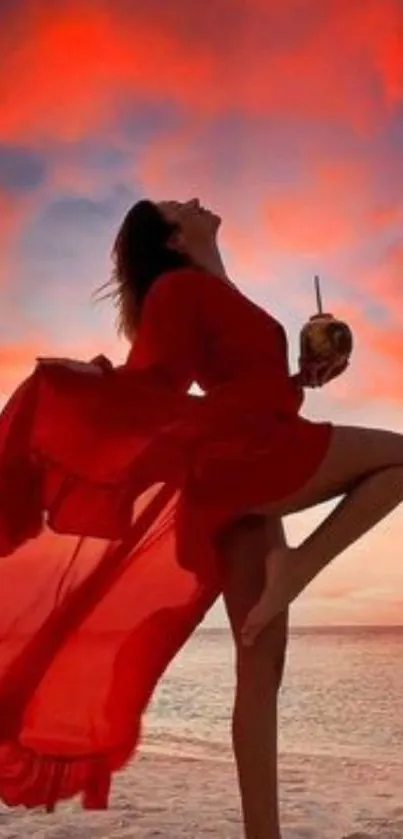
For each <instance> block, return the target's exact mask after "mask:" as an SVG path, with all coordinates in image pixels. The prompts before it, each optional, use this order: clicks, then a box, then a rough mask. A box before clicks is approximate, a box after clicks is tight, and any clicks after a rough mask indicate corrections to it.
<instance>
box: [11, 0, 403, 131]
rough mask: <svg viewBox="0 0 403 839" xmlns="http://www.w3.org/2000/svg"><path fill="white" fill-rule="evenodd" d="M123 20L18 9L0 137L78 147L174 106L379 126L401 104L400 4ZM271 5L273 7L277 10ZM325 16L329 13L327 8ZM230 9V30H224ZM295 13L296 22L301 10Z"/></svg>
mask: <svg viewBox="0 0 403 839" xmlns="http://www.w3.org/2000/svg"><path fill="white" fill-rule="evenodd" d="M167 5H168V8H166V9H165V10H163V11H162V13H161V14H158V15H155V14H154V13H153V7H152V4H151V5H150V11H149V13H147V7H143V8H142V9H141V11H137V10H136V9H135V7H130V10H129V11H130V13H126V14H124V13H123V12H121V11H120V10H119V6H116V7H113V6H112V5H111V4H108V3H106V2H103V3H102V2H99V3H98V5H97V6H94V5H93V4H92V3H91V2H89V0H71V2H66V0H59V2H58V3H57V4H46V3H43V2H40V1H39V0H36V2H35V0H32V2H30V3H28V2H26V3H25V8H24V6H23V8H24V10H23V12H22V11H21V4H20V5H19V7H18V9H19V11H18V14H19V15H20V16H21V18H20V20H18V19H17V12H16V13H15V14H16V22H15V25H14V26H12V25H10V26H9V29H8V31H7V33H3V34H2V36H1V58H0V70H1V74H0V79H1V81H0V99H1V102H2V114H1V123H0V137H2V138H3V139H5V138H6V139H8V140H16V139H21V138H27V137H30V138H34V137H40V138H43V137H62V138H64V139H75V138H77V137H82V136H85V135H88V133H90V132H92V131H93V130H94V129H96V128H98V129H100V128H104V130H107V129H108V127H109V126H110V124H111V119H112V118H113V115H114V112H115V107H116V104H118V105H119V104H121V103H124V102H125V100H127V97H139V101H144V97H146V99H147V101H152V100H153V99H154V100H156V101H161V99H165V100H166V101H172V102H174V103H180V104H181V105H184V106H185V107H186V108H187V109H188V110H189V111H190V112H191V113H195V114H196V113H197V114H198V115H199V116H204V118H208V117H211V116H215V115H217V114H221V113H222V112H223V111H225V110H233V109H234V107H235V108H236V110H237V111H240V112H244V114H245V116H254V115H261V116H267V115H268V114H283V115H290V116H292V117H295V116H299V117H301V118H304V119H306V118H309V117H315V118H318V119H320V120H323V119H330V120H334V121H342V122H348V123H349V124H351V125H353V126H355V127H356V128H357V129H359V130H363V129H365V130H367V128H368V126H369V125H371V124H373V123H374V122H377V121H380V120H381V119H382V117H383V104H384V102H386V103H387V104H389V105H390V104H396V103H397V102H399V101H401V98H402V64H403V59H402V50H401V48H400V37H401V26H402V20H403V8H402V6H401V5H400V0H367V2H366V3H355V2H351V0H348V2H346V0H332V1H331V2H330V1H329V2H328V3H327V4H326V6H325V7H323V4H321V5H320V6H317V4H316V3H314V4H313V7H312V14H310V11H309V8H308V10H307V13H306V14H305V16H304V18H303V19H301V14H300V13H301V5H300V3H296V0H284V2H283V3H281V4H273V3H272V4H270V3H269V4H263V3H262V4H261V3H257V2H249V4H248V5H246V4H245V2H244V0H231V4H230V6H231V9H230V10H229V5H228V3H226V2H224V0H222V2H221V4H220V8H221V9H222V12H223V14H222V21H223V22H222V24H220V18H219V17H218V16H214V20H213V21H212V23H211V26H210V28H209V26H208V20H209V19H208V18H206V15H207V12H206V9H205V6H204V5H200V6H198V4H197V3H195V4H194V6H192V16H193V17H192V19H193V20H194V26H193V27H192V28H190V27H189V25H188V24H189V20H188V17H187V15H186V14H184V11H183V3H182V0H171V2H170V3H169V4H167ZM274 6H276V9H274ZM323 8H325V10H326V11H325V12H324V11H323ZM229 11H231V19H232V21H233V25H232V26H229V25H228V13H229ZM298 11H299V14H298ZM199 20H200V26H198V21H199Z"/></svg>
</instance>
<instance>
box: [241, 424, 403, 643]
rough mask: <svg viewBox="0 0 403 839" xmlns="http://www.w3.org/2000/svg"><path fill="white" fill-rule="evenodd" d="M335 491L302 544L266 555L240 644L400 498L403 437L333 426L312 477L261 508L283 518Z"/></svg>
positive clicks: (402, 497)
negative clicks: (327, 509)
mask: <svg viewBox="0 0 403 839" xmlns="http://www.w3.org/2000/svg"><path fill="white" fill-rule="evenodd" d="M339 495H344V498H343V499H342V501H341V502H340V503H339V504H338V505H337V507H336V508H335V509H334V510H333V511H332V512H331V513H330V515H329V516H328V517H327V518H326V519H325V520H324V521H323V522H322V523H321V524H320V525H319V527H318V528H316V530H314V532H313V533H312V534H311V535H310V536H309V537H308V538H307V539H306V540H305V541H304V542H303V543H302V544H301V545H299V546H298V547H297V548H287V547H284V548H280V549H275V550H274V551H271V552H270V554H269V555H268V563H267V573H266V586H265V588H264V591H263V594H262V596H261V597H260V599H259V601H258V602H257V603H256V605H255V606H254V607H253V609H252V610H251V611H250V612H249V615H248V617H247V619H246V621H245V624H244V627H243V630H242V637H243V642H244V644H246V645H251V644H253V643H254V641H255V639H256V638H257V636H258V634H259V633H260V632H261V631H262V629H263V627H264V626H265V625H266V623H267V622H269V621H270V620H272V619H273V617H274V616H275V615H276V614H277V613H278V612H281V611H282V610H283V609H284V608H285V606H286V605H288V603H290V602H291V601H292V600H294V598H295V597H297V595H298V594H299V593H300V592H301V591H302V590H303V589H304V588H305V586H306V585H308V583H309V582H311V580H313V579H314V577H316V575H317V574H318V573H319V572H320V571H321V570H322V569H323V568H324V567H325V566H326V565H327V564H328V563H329V562H330V561H331V560H332V559H334V557H335V556H337V555H338V554H339V553H341V552H342V551H344V550H345V549H346V548H347V547H349V545H351V544H352V543H353V542H355V541H356V540H357V539H359V538H360V537H361V536H362V535H363V534H364V533H366V532H367V531H368V530H370V529H371V528H372V527H373V526H374V525H375V524H376V523H377V522H379V521H381V519H383V518H384V517H385V516H386V515H387V514H388V513H390V512H391V511H392V510H393V509H394V508H395V507H397V505H398V504H399V503H400V502H401V501H402V500H403V435H401V434H397V433H395V432H392V431H383V430H379V429H371V428H358V427H357V428H355V427H349V426H334V429H333V435H332V439H331V443H330V446H329V449H328V452H327V454H326V455H325V458H324V460H323V462H322V464H321V466H320V467H319V469H318V470H317V472H316V474H315V475H314V476H313V478H311V479H310V481H309V482H307V484H305V486H304V487H302V489H301V490H300V491H298V492H297V493H295V494H294V495H293V496H291V497H288V498H287V499H285V500H283V501H281V502H279V503H276V504H271V505H268V506H267V507H266V508H265V509H266V512H267V513H271V514H272V515H280V516H285V515H288V514H290V513H294V512H298V511H300V510H304V509H307V508H308V507H311V506H313V505H315V504H318V503H320V502H322V501H325V500H329V499H331V498H335V497H337V496H339ZM402 570H403V569H402Z"/></svg>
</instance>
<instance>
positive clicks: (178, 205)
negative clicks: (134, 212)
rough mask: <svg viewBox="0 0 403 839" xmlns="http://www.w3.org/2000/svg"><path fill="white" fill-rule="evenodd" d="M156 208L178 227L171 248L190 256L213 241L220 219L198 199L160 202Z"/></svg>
mask: <svg viewBox="0 0 403 839" xmlns="http://www.w3.org/2000/svg"><path fill="white" fill-rule="evenodd" d="M157 206H158V208H159V210H160V212H161V213H162V215H163V216H164V218H165V219H166V220H167V221H169V222H173V223H174V224H177V225H178V226H179V230H178V231H177V232H176V233H174V234H173V236H172V239H171V246H172V247H175V248H177V250H181V251H186V252H187V253H189V254H190V255H192V254H193V253H195V252H198V251H200V249H201V248H206V247H208V246H209V245H211V244H212V242H214V241H215V238H216V234H217V230H218V228H219V226H220V224H221V218H220V216H218V215H216V214H215V213H213V212H211V210H207V209H205V208H204V207H202V206H201V205H200V201H199V199H198V198H192V199H191V201H184V202H181V201H161V202H160V203H159V204H157Z"/></svg>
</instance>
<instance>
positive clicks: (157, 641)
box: [0, 201, 341, 837]
mask: <svg viewBox="0 0 403 839" xmlns="http://www.w3.org/2000/svg"><path fill="white" fill-rule="evenodd" d="M218 225H219V219H218V218H217V217H215V216H214V215H213V214H211V213H209V212H207V211H204V210H203V209H202V208H200V206H199V204H198V202H197V201H193V202H188V203H187V204H184V205H181V204H177V203H176V202H168V203H166V202H164V203H161V204H160V205H159V206H158V207H156V206H155V205H153V204H151V203H150V202H140V204H138V205H136V206H135V207H134V208H132V210H131V211H130V212H129V213H128V214H127V217H126V219H125V221H124V223H123V225H122V228H121V230H120V232H119V235H118V238H117V241H116V246H115V250H114V255H115V260H116V271H115V280H116V283H117V286H116V290H117V301H118V304H119V307H120V322H121V326H122V327H123V328H124V330H125V332H126V334H127V335H128V336H129V337H130V338H131V337H132V336H133V332H134V331H135V330H137V336H136V340H135V341H134V343H133V348H132V350H131V352H130V354H129V358H128V361H127V363H126V364H125V365H124V366H123V367H121V368H116V369H115V370H113V369H112V368H111V366H110V365H109V364H108V363H107V361H106V360H105V359H102V358H99V359H96V360H95V363H94V364H89V365H85V364H82V363H70V362H65V361H62V362H60V361H58V360H47V363H45V362H43V363H41V364H39V365H38V367H37V369H36V370H35V372H34V374H33V375H32V376H31V377H30V378H29V379H28V380H27V381H26V382H24V383H23V385H21V387H20V388H19V389H18V391H17V392H16V393H15V394H14V396H13V397H12V399H11V400H10V402H9V404H8V406H7V407H6V409H5V411H4V413H3V416H2V418H1V422H0V467H1V468H0V474H1V476H2V484H1V485H0V501H1V503H0V512H1V517H0V552H1V553H2V554H3V556H7V555H9V554H11V553H12V552H13V551H15V553H14V555H13V556H12V563H13V564H12V566H11V564H10V565H9V566H6V568H7V567H8V569H9V571H8V573H9V574H10V573H11V570H10V569H11V568H13V569H17V570H18V569H20V570H21V569H23V574H24V582H25V584H26V588H27V589H28V590H29V591H31V588H32V589H33V590H34V589H35V586H36V588H37V590H38V591H37V597H35V598H34V597H32V603H29V608H27V609H25V610H24V611H22V610H21V607H20V604H19V603H17V608H16V607H15V606H14V607H13V603H12V600H11V599H10V598H9V599H8V600H7V603H4V605H5V606H7V608H4V609H2V610H1V620H2V621H3V622H4V621H5V620H6V618H5V617H4V616H5V615H6V617H7V621H8V622H6V623H5V625H4V626H3V625H1V626H0V630H1V636H2V638H3V641H4V643H3V648H4V649H5V656H4V660H3V659H0V712H1V713H0V718H1V720H2V729H1V730H0V793H1V796H2V797H3V799H4V800H5V801H6V802H7V803H9V804H20V803H23V804H25V805H26V806H37V805H38V804H41V803H44V804H46V806H47V807H48V808H49V809H51V808H52V806H53V805H54V803H55V802H56V801H57V800H59V799H61V798H67V797H69V796H71V795H74V794H76V793H77V792H83V793H84V804H85V806H90V807H91V806H92V807H93V806H97V807H99V806H105V805H106V802H107V797H108V787H109V782H110V777H111V773H112V772H113V771H114V770H115V769H117V768H119V767H120V766H122V765H123V764H124V763H125V762H126V761H127V759H128V757H129V756H130V754H131V753H132V751H133V748H134V747H135V745H136V743H137V741H138V737H139V730H140V723H141V715H142V711H143V710H144V707H145V706H146V704H147V702H148V700H149V697H150V695H151V693H152V690H153V688H154V686H155V683H156V681H157V680H158V678H159V677H160V675H161V674H162V672H163V670H164V669H165V667H166V666H167V664H168V663H169V661H170V660H171V659H172V657H173V655H174V654H175V653H176V652H177V650H178V649H179V648H180V646H181V645H182V644H183V643H184V641H185V640H186V639H187V638H188V637H189V634H190V633H191V632H192V631H193V629H194V628H195V626H196V625H197V623H198V622H199V621H200V620H201V618H202V617H203V615H204V613H205V611H206V610H207V609H208V608H210V606H211V604H212V603H213V602H214V600H215V598H216V597H217V595H218V593H219V592H220V591H224V593H225V596H226V600H227V607H228V611H229V614H230V618H231V621H232V624H233V627H234V632H235V635H236V639H237V642H238V656H239V657H238V677H239V678H238V692H237V700H236V706H235V713H234V742H235V750H236V753H237V757H238V765H239V771H240V780H241V788H242V792H243V803H244V810H245V820H246V824H247V830H248V831H249V834H248V835H250V836H255V835H256V836H260V835H261V836H270V837H271V836H272V835H273V836H275V835H276V831H277V833H278V826H277V824H276V822H277V817H276V809H275V760H274V745H275V725H274V724H275V687H274V688H271V715H269V709H267V710H266V714H265V715H264V717H263V721H262V725H261V726H260V724H259V722H257V719H256V718H257V717H258V716H259V715H258V713H257V709H258V707H259V710H261V709H262V708H263V704H262V703H263V700H262V698H261V696H262V692H261V684H262V680H264V681H265V680H266V677H267V675H268V674H271V675H272V677H273V678H272V684H273V685H275V684H276V682H277V683H278V682H279V676H280V674H281V667H282V663H281V662H282V655H283V647H284V635H285V619H284V617H282V618H281V617H280V618H278V619H277V621H276V622H275V623H271V625H270V626H267V629H266V630H264V632H263V631H262V630H263V628H264V626H265V625H267V624H268V623H269V606H270V604H269V603H268V602H267V597H266V595H265V598H264V599H263V607H264V608H263V609H262V601H260V603H259V609H258V621H256V620H255V623H254V624H253V627H252V628H253V635H254V636H257V635H259V642H258V643H257V644H256V645H255V646H254V647H247V646H245V645H244V646H242V648H241V647H240V645H239V632H240V624H241V621H242V620H243V618H244V616H245V612H246V611H247V610H248V609H249V608H250V606H251V602H252V598H253V597H256V598H257V595H258V593H259V591H261V589H262V584H263V577H262V570H263V569H262V564H261V557H262V551H263V549H264V550H265V552H266V554H267V555H269V554H271V555H272V556H273V557H274V558H281V557H283V556H284V547H283V548H282V551H283V552H281V551H280V550H279V549H275V550H271V551H268V550H267V545H268V543H270V544H271V547H272V548H273V534H275V535H276V538H275V540H274V541H275V543H276V544H277V545H281V544H282V545H283V546H284V541H283V536H282V531H281V528H280V526H279V524H277V525H276V521H277V522H278V521H279V515H280V514H281V510H282V509H283V506H281V505H283V503H284V501H283V500H284V498H285V499H286V500H288V498H290V497H291V498H293V497H295V495H296V494H298V493H299V492H300V487H304V486H306V485H309V481H311V482H312V480H313V478H312V476H313V475H315V474H316V473H318V474H320V472H319V471H318V470H320V469H321V464H322V463H324V462H325V458H326V457H327V454H326V452H328V451H329V450H331V446H332V445H333V443H332V436H333V433H334V432H333V429H332V426H331V425H330V424H329V423H309V422H308V421H307V420H303V419H302V418H300V417H299V413H298V412H299V408H300V406H301V402H302V390H301V382H302V383H305V384H314V380H313V378H312V377H311V372H310V371H302V376H300V377H299V379H296V378H294V379H292V378H291V377H290V376H289V372H288V365H287V359H286V344H285V336H284V333H283V330H282V329H281V327H280V326H279V325H278V324H277V323H276V322H275V321H274V320H273V319H272V318H270V316H268V315H267V314H266V313H264V312H263V311H262V310H261V309H259V307H257V306H255V305H254V304H252V303H251V302H250V301H248V300H247V299H246V298H245V297H244V296H243V295H241V294H240V292H239V291H238V290H237V289H236V288H235V287H234V286H233V284H231V283H230V282H229V281H228V278H227V277H226V274H225V269H224V267H223V265H222V263H221V260H220V257H219V253H218V250H217V248H216V244H215V234H216V231H217V228H218ZM335 372H336V373H337V372H338V371H337V370H336V371H333V372H332V371H327V377H329V376H330V375H333V374H334V373H335ZM325 378H326V375H325ZM194 379H197V380H198V381H199V382H200V383H201V384H202V386H203V387H204V388H205V390H206V393H207V396H206V398H204V399H200V398H198V397H191V396H189V395H187V394H186V390H187V388H188V386H189V384H190V383H191V381H192V380H194ZM245 408H247V409H248V410H247V411H246V410H245ZM262 465H263V466H264V469H262ZM283 467H285V468H283ZM239 477H241V478H242V480H241V481H239V480H238V481H236V479H237V478H239ZM161 484H162V488H160V489H159V490H158V491H157V492H155V491H154V490H153V489H152V488H153V487H155V486H156V485H157V486H158V485H161ZM335 489H337V491H339V492H340V491H341V489H340V484H338V485H337V486H336V487H335ZM150 490H152V492H150ZM330 494H331V493H330ZM323 497H328V493H323V495H319V496H318V499H317V500H322V498H323ZM136 499H138V500H139V506H138V510H137V512H136V515H135V516H134V520H133V518H132V507H133V501H135V500H136ZM282 499H283V500H282ZM315 501H316V497H315V498H314V500H310V499H308V502H309V503H315ZM262 505H265V516H266V520H267V522H270V521H272V524H270V528H274V530H273V529H271V530H268V531H267V539H266V537H265V535H264V533H263V530H262V525H257V519H256V516H254V517H252V518H250V517H248V516H246V517H245V513H248V511H251V512H252V513H253V511H255V512H256V511H257V512H258V513H259V514H260V515H261V510H262ZM266 508H267V509H266ZM285 509H288V508H286V507H285ZM44 511H45V512H46V515H47V523H48V525H49V528H50V529H51V530H52V531H53V532H56V533H57V532H61V533H64V534H66V533H67V534H77V535H80V536H89V537H93V538H98V539H102V540H105V539H107V540H109V541H110V544H109V546H108V547H107V549H106V550H105V551H104V552H102V553H101V555H100V556H98V557H97V558H96V561H94V559H93V557H91V561H89V560H88V559H87V558H86V557H85V556H84V557H83V559H82V553H80V551H76V552H75V553H74V555H73V557H72V558H71V559H69V560H68V561H67V560H66V559H65V558H61V559H59V558H58V557H56V552H54V553H52V554H51V555H50V557H49V559H48V557H47V562H50V560H51V561H52V562H53V563H54V568H53V569H52V570H53V572H54V574H53V577H52V580H51V581H50V580H49V573H48V569H47V574H46V578H45V587H44V588H40V587H39V584H38V582H37V580H38V578H40V579H41V581H42V582H41V585H43V575H42V577H40V573H39V572H40V571H41V569H42V570H43V566H42V564H40V563H39V562H38V560H37V558H36V557H34V556H33V547H32V549H31V546H30V545H29V544H28V547H27V540H28V539H29V538H32V537H38V536H39V535H40V534H41V533H42V534H43V524H44V515H43V514H44ZM279 511H280V512H279ZM268 515H269V516H270V518H268V517H267V516H268ZM254 523H256V524H254ZM252 524H253V527H252V528H251V529H250V530H248V527H249V526H251V525H252ZM40 538H42V537H40ZM242 543H243V546H242ZM252 544H253V545H254V551H255V555H256V559H255V561H254V562H253V567H252V565H251V566H250V570H249V563H250V560H249V559H248V567H247V566H246V562H245V564H244V563H243V558H244V557H245V555H247V554H248V550H249V549H248V545H250V546H252ZM34 545H35V543H34ZM82 547H83V544H82V542H80V544H79V548H80V549H82ZM84 547H85V546H84ZM24 548H26V550H27V551H28V555H29V563H28V564H27V563H26V562H25V564H24V556H22V557H21V553H20V551H21V550H24ZM25 559H26V556H25ZM277 564H278V565H279V566H281V562H278V563H277ZM302 565H304V562H302ZM2 568H3V569H4V565H3V566H2ZM267 570H268V571H270V562H269V561H268V562H267ZM30 575H31V576H30ZM8 579H9V578H7V577H5V573H4V570H3V580H2V579H1V573H0V584H1V583H3V586H4V588H3V591H4V590H5V591H6V587H7V583H8ZM19 579H21V574H20V576H19V577H18V580H19ZM268 581H269V582H270V580H269V577H268ZM246 583H247V588H246V587H245V588H244V586H246ZM20 589H21V587H20V588H18V587H17V591H18V593H19V594H20ZM0 590H2V586H1V585H0ZM34 593H35V591H34ZM134 596H135V599H134ZM5 598H6V595H5V594H3V600H4V601H5ZM285 599H286V598H285ZM2 605H3V604H2ZM259 610H260V611H259ZM276 611H278V608H277V606H276ZM253 614H254V613H253V612H252V616H253ZM255 618H256V613H255ZM89 638H91V639H95V641H97V642H99V643H97V644H96V645H95V647H93V646H91V647H90V648H89V647H88V639H89ZM106 639H108V642H107V643H106ZM244 640H245V639H244ZM246 640H248V639H246ZM272 640H273V645H272ZM270 647H272V650H273V652H272V654H271V655H268V652H267V651H268V649H269V648H270ZM88 651H89V652H90V654H91V655H90V659H88V657H86V652H88ZM95 653H96V654H95ZM89 661H90V662H91V668H90V673H91V680H90V679H89V672H87V671H89V667H88V662H89ZM84 662H85V665H84ZM81 664H82V667H81V669H80V668H79V666H78V665H80V666H81ZM78 672H80V673H81V678H80V679H78V678H77V674H78ZM133 673H135V674H136V682H135V684H134V683H133ZM252 674H253V678H252ZM69 680H70V681H69ZM73 680H74V688H75V689H74V692H73V693H71V692H70V693H69V692H68V688H69V683H70V682H72V681H73ZM258 694H260V698H259V699H258V698H257V696H258ZM259 702H260V703H261V704H260V706H259V705H258V703H259ZM253 718H254V719H253ZM264 738H265V739H266V743H270V742H271V745H272V751H271V754H270V753H269V752H268V751H267V750H266V748H265V749H263V750H260V751H259V749H258V747H257V745H256V752H255V751H254V754H253V760H252V759H251V749H252V744H253V743H254V744H259V745H260V744H261V743H262V742H263V740H264ZM259 755H260V756H259ZM266 772H267V774H268V776H270V777H271V778H272V784H271V790H272V793H271V797H272V804H273V807H272V810H271V816H270V815H269V814H268V801H267V797H266V796H267V793H266V790H265V789H263V785H262V783H261V778H262V777H263V776H264V774H266ZM257 775H259V776H260V777H256V776H257Z"/></svg>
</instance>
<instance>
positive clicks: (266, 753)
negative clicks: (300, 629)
mask: <svg viewBox="0 0 403 839" xmlns="http://www.w3.org/2000/svg"><path fill="white" fill-rule="evenodd" d="M284 544H285V540H284V533H283V528H282V525H281V522H280V520H269V519H267V517H265V516H262V515H260V516H256V515H255V516H246V517H245V518H244V519H241V520H239V521H238V522H236V523H235V524H234V525H232V526H231V527H230V528H229V529H227V530H226V532H225V533H224V534H222V536H221V539H220V552H221V555H222V556H223V560H224V568H225V574H224V579H225V584H224V599H225V604H226V608H227V612H228V616H229V620H230V624H231V628H232V632H233V636H234V640H235V645H236V694H235V702H234V710H233V722H232V737H233V747H234V753H235V758H236V762H237V769H238V778H239V785H240V792H241V800H242V809H243V817H244V823H245V836H246V839H280V827H279V812H278V788H277V787H278V783H277V697H278V690H279V687H280V683H281V679H282V674H283V668H284V659H285V649H286V643H287V615H286V613H283V614H281V615H278V616H277V617H276V618H275V620H274V621H272V622H271V623H270V624H269V625H268V626H267V627H266V629H265V630H264V631H263V632H262V633H261V634H260V636H259V639H258V641H257V642H256V644H255V645H254V646H253V648H250V649H248V648H246V647H244V646H243V645H242V643H241V628H242V625H243V621H244V619H245V617H246V615H247V613H248V612H249V610H250V608H251V606H252V605H253V604H254V603H255V602H256V600H257V599H258V598H259V596H260V594H261V592H262V589H263V587H264V583H265V559H266V555H267V552H268V550H269V548H270V547H274V546H275V545H284Z"/></svg>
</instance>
